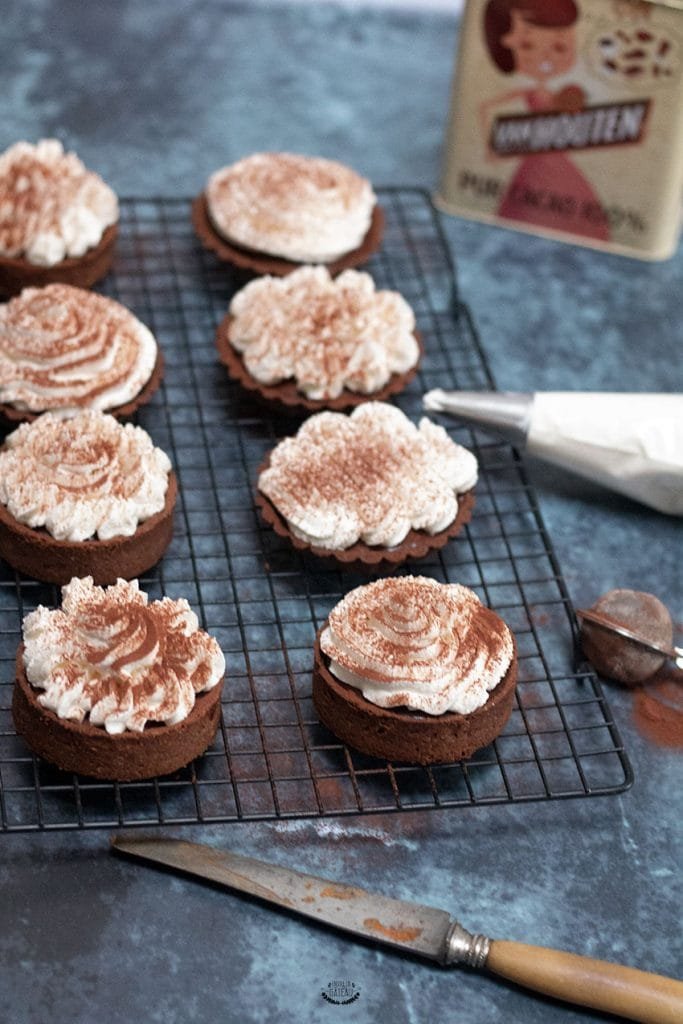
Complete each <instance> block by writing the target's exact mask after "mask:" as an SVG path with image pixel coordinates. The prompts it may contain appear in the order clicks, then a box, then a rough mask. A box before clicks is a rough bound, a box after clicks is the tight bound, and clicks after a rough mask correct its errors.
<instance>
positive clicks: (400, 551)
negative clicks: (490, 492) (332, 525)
mask: <svg viewBox="0 0 683 1024" xmlns="http://www.w3.org/2000/svg"><path fill="white" fill-rule="evenodd" d="M269 465H270V456H267V457H266V458H265V459H264V461H263V462H262V463H261V465H260V466H259V468H258V470H257V478H258V477H260V475H261V473H263V471H264V470H265V469H267V468H268V466H269ZM254 500H255V502H256V507H257V508H258V509H259V510H260V512H261V515H262V517H263V520H264V522H266V523H268V525H269V526H272V528H273V529H274V530H275V532H276V533H277V534H278V536H280V537H286V538H287V540H289V541H290V542H291V543H292V545H293V546H294V547H295V548H296V549H297V550H298V551H310V552H312V554H314V555H316V556H317V557H318V558H327V559H331V560H332V561H334V562H337V563H338V564H339V565H341V566H342V568H344V569H361V570H365V571H368V570H369V571H372V572H381V571H384V570H390V569H394V568H396V566H397V565H401V564H402V563H403V562H406V561H408V559H414V558H424V557H425V555H428V554H429V553H430V551H437V550H438V549H439V548H442V547H443V546H444V545H445V544H446V543H447V542H448V541H449V540H451V538H452V537H456V536H457V535H458V534H459V533H460V532H461V531H462V529H463V527H464V526H465V525H466V524H467V523H469V521H470V519H471V518H472V512H473V510H474V504H475V494H474V490H471V491H465V492H464V494H459V495H458V514H457V515H456V517H455V519H454V520H453V522H452V523H450V524H449V525H448V526H447V527H446V529H445V530H440V531H439V532H438V533H434V534H431V533H426V532H425V531H424V530H409V531H408V533H407V535H406V536H405V537H404V539H403V540H402V541H401V543H400V544H397V545H396V547H393V548H382V547H371V546H370V545H369V544H365V543H364V542H363V541H362V540H359V541H356V543H355V544H352V545H351V546H350V547H348V548H344V549H343V550H341V549H340V550H336V549H334V548H321V547H318V546H316V545H315V544H308V543H307V542H306V541H305V540H301V538H300V537H297V536H296V535H295V534H294V533H292V531H291V530H290V528H289V524H288V523H287V520H286V519H285V518H284V516H282V515H281V514H280V512H278V510H277V509H276V507H275V505H274V504H273V503H272V501H271V500H270V498H267V497H266V495H265V494H263V493H262V492H261V491H259V489H258V485H257V487H256V491H255V495H254Z"/></svg>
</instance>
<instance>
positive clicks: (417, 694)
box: [313, 576, 517, 765]
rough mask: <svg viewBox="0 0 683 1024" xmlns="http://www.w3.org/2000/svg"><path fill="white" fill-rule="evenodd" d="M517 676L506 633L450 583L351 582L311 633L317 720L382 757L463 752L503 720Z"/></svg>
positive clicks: (439, 759)
mask: <svg viewBox="0 0 683 1024" xmlns="http://www.w3.org/2000/svg"><path fill="white" fill-rule="evenodd" d="M516 681H517V655H516V646H515V642H514V637H513V635H512V633H511V632H510V630H509V629H508V628H507V626H506V625H505V623H504V622H503V621H502V619H500V618H499V617H498V616H497V615H496V614H495V613H494V612H492V611H491V610H490V609H488V608H486V607H485V606H484V605H482V604H481V603H480V602H479V600H478V598H477V597H476V595H475V594H474V593H473V591H471V590H468V588H466V587H461V586H459V585H457V584H451V585H447V584H440V583H437V582H436V581H434V580H429V579H426V578H425V577H412V576H404V577H397V578H394V579H383V580H377V581H375V582H374V583H370V584H366V585H365V586H363V587H358V588H356V590H353V591H351V592H350V593H349V594H347V596H346V597H345V598H344V599H343V600H342V601H341V602H340V603H339V604H338V605H337V606H336V607H335V608H334V609H333V611H332V612H331V614H330V618H329V620H328V622H327V623H326V624H325V626H324V627H323V628H322V629H321V630H320V631H319V633H318V635H317V637H316V643H315V664H314V671H313V703H314V706H315V709H316V711H317V714H318V716H319V718H320V721H321V722H322V723H323V725H325V726H326V727H327V728H328V729H329V730H330V731H331V732H332V733H334V735H335V736H337V738H338V739H340V740H341V741H342V742H343V743H346V744H348V746H350V747H353V748H354V749H355V750H359V751H360V752H361V753H364V754H369V755H371V756H372V757H381V758H386V759H387V760H389V761H404V762H409V763H414V764H424V765H426V764H437V763H445V762H452V761H461V760H464V759H465V758H468V757H471V755H472V754H473V753H474V752H475V751H476V750H479V749H480V748H482V747H485V746H487V745H488V744H489V743H491V742H492V741H493V740H494V739H495V738H496V737H497V736H498V735H499V734H500V733H501V731H502V730H503V728H504V727H505V724H506V722H507V721H508V719H509V717H510V713H511V711H512V706H513V702H514V693H515V684H516ZM452 709H455V710H452Z"/></svg>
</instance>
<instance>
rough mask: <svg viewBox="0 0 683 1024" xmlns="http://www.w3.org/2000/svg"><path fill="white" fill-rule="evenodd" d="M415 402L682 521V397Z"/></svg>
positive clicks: (545, 394)
mask: <svg viewBox="0 0 683 1024" xmlns="http://www.w3.org/2000/svg"><path fill="white" fill-rule="evenodd" d="M423 403H424V407H425V409H427V410H428V411H430V412H442V413H449V414H450V415H453V416H456V417H457V418H458V419H460V420H462V421H463V422H465V423H467V424H469V425H470V426H474V427H479V428H481V429H482V430H487V431H490V432H493V433H494V434H498V435H500V436H502V437H504V438H505V439H506V440H508V441H511V442H512V443H513V444H517V445H520V444H525V445H526V449H527V451H528V452H529V454H530V455H533V456H535V457H536V458H539V459H544V460H545V461H547V462H552V463H554V464H555V465H557V466H561V467H563V468H564V469H568V470H570V471H571V472H574V473H578V474H579V475H580V476H583V477H586V479H588V480H592V481H593V482H594V483H597V484H601V485H602V486H603V487H609V488H611V489H612V490H614V491H617V492H619V493H620V494H626V495H628V497H630V498H634V499H635V500H636V501H640V502H642V503H643V504H644V505H648V506H650V507H651V508H654V509H657V511H658V512H665V513H667V514H669V515H679V516H680V515H683V395H677V394H668V393H665V394H653V393H632V394H626V393H619V392H614V391H602V392H598V391H595V392H587V391H537V392H535V393H530V392H517V391H443V390H441V389H440V388H437V389H436V390H434V391H429V392H427V394H426V395H425V396H424V399H423Z"/></svg>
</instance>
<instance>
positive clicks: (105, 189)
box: [0, 139, 119, 295]
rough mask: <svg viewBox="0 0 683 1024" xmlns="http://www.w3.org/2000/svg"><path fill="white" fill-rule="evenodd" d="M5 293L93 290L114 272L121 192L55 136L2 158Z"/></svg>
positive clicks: (0, 275)
mask: <svg viewBox="0 0 683 1024" xmlns="http://www.w3.org/2000/svg"><path fill="white" fill-rule="evenodd" d="M0 211H1V212H0V292H1V293H2V294H4V295H16V294H17V293H18V292H20V291H21V290H22V289H23V288H26V287H43V286H44V285H47V284H52V283H53V282H57V281H59V282H63V283H64V284H70V285H74V286H76V287H80V288H88V287H90V285H92V284H94V283H95V281H98V280H99V279H100V278H101V277H104V275H105V274H106V273H107V271H108V270H109V268H110V266H111V262H112V259H113V255H114V246H115V243H116V237H117V234H118V216H119V213H118V202H117V199H116V195H115V194H114V192H113V191H112V190H111V188H109V186H108V185H106V184H105V183H104V181H102V179H101V178H100V177H99V175H97V174H95V173H94V172H92V171H89V170H87V168H86V167H84V165H83V164H82V163H81V161H80V160H79V159H78V157H77V156H76V155H75V154H74V153H65V152H64V150H63V148H62V145H61V143H60V142H58V141H57V140H55V139H44V140H43V141H41V142H39V143H38V144H37V145H36V146H32V145H30V144H29V143H27V142H18V143H16V144H15V145H14V146H12V147H10V149H8V150H6V151H5V152H4V153H3V154H2V155H1V156H0Z"/></svg>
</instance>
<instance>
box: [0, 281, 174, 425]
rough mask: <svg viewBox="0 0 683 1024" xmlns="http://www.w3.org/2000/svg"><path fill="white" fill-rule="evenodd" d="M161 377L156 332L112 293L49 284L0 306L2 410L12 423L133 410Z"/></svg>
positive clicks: (160, 359)
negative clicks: (46, 416) (51, 416)
mask: <svg viewBox="0 0 683 1024" xmlns="http://www.w3.org/2000/svg"><path fill="white" fill-rule="evenodd" d="M162 376H163V359H162V356H161V351H160V349H159V346H158V345H157V343H156V340H155V339H154V337H153V335H152V334H151V332H150V331H149V330H148V328H147V327H145V325H144V324H143V323H141V322H140V321H139V320H138V319H137V318H136V317H135V316H133V314H132V313H131V312H130V311H129V310H128V309H126V308H125V307H124V306H122V305H121V304H120V303H118V302H116V301H115V300H114V299H110V298H107V297H106V296H104V295H98V294H96V293H95V292H89V291H86V290H84V289H82V288H72V287H71V286H70V285H67V284H50V285H47V286H46V287H45V288H26V289H24V291H23V292H21V294H20V295H17V296H15V297H14V298H13V299H10V301H9V302H8V303H7V304H6V305H5V306H2V307H0V415H1V416H2V417H4V419H6V420H8V421H9V422H10V423H19V422H27V421H30V420H33V419H35V418H36V416H39V415H40V414H41V413H43V412H48V411H54V412H59V413H60V414H62V415H69V414H71V413H73V412H76V411H78V410H79V409H98V410H102V411H106V412H111V413H112V415H116V416H119V417H125V416H130V415H131V414H132V413H133V412H134V411H135V410H136V409H138V408H139V407H140V406H141V405H142V404H143V403H145V402H147V401H149V399H150V398H151V396H152V394H153V393H154V392H155V391H156V389H157V388H158V387H159V384H160V382H161V378H162Z"/></svg>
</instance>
